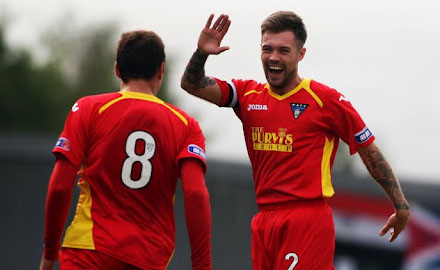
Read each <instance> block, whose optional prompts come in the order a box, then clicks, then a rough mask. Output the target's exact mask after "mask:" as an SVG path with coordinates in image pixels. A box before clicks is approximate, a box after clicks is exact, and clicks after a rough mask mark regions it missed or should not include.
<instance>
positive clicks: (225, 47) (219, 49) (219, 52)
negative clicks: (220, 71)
mask: <svg viewBox="0 0 440 270" xmlns="http://www.w3.org/2000/svg"><path fill="white" fill-rule="evenodd" d="M227 50H229V46H223V47H220V48H218V54H221V53H222V52H224V51H227Z"/></svg>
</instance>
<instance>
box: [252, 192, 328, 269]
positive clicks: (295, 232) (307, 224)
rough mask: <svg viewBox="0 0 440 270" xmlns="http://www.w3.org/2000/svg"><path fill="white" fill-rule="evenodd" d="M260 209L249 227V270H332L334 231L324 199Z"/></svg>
mask: <svg viewBox="0 0 440 270" xmlns="http://www.w3.org/2000/svg"><path fill="white" fill-rule="evenodd" d="M260 210H261V212H259V213H257V214H256V215H255V216H254V218H253V219H252V224H251V229H252V265H253V267H252V269H253V270H267V269H272V270H331V269H335V268H334V266H333V259H334V253H335V229H334V223H333V216H332V211H331V209H330V207H329V206H328V204H327V201H326V200H325V199H319V200H310V201H298V202H294V203H292V204H290V205H284V206H280V207H278V208H276V209H271V210H267V209H260Z"/></svg>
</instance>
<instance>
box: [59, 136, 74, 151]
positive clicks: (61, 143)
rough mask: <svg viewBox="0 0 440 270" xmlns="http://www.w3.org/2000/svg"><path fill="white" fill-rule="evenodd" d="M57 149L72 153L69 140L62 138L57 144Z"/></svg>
mask: <svg viewBox="0 0 440 270" xmlns="http://www.w3.org/2000/svg"><path fill="white" fill-rule="evenodd" d="M55 148H61V149H63V150H65V151H70V141H69V139H67V138H64V137H60V138H59V139H58V141H57V143H56V144H55Z"/></svg>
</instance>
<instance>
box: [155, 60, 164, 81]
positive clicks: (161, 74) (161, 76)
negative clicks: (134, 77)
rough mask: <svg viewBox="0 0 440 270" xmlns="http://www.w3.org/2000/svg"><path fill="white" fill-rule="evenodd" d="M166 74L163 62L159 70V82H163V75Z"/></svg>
mask: <svg viewBox="0 0 440 270" xmlns="http://www.w3.org/2000/svg"><path fill="white" fill-rule="evenodd" d="M164 72H165V62H163V63H162V64H161V65H160V67H159V70H158V71H157V79H158V80H159V81H161V80H162V79H163V74H164Z"/></svg>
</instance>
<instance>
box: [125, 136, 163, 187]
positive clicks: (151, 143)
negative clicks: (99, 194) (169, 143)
mask: <svg viewBox="0 0 440 270" xmlns="http://www.w3.org/2000/svg"><path fill="white" fill-rule="evenodd" d="M137 140H143V141H144V142H145V150H144V153H143V154H142V155H138V154H136V142H137ZM155 152H156V140H155V139H154V137H153V136H152V135H151V134H150V133H148V132H146V131H142V130H138V131H134V132H132V133H131V134H130V135H128V137H127V140H126V143H125V153H126V154H127V158H126V159H125V160H124V163H123V164H122V170H121V179H122V182H123V183H124V185H126V186H127V187H129V188H132V189H140V188H143V187H145V186H146V185H148V183H149V182H150V179H151V174H152V172H153V165H152V164H151V162H150V159H151V158H153V156H154V154H155ZM135 162H139V163H141V164H142V169H141V176H140V177H139V179H138V180H133V179H131V172H132V170H133V164H134V163H135Z"/></svg>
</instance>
